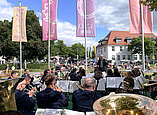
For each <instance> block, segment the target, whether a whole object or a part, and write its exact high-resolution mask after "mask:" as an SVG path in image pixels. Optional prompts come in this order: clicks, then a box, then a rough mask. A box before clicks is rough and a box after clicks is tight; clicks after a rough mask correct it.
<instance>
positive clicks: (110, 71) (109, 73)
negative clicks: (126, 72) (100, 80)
mask: <svg viewBox="0 0 157 115" xmlns="http://www.w3.org/2000/svg"><path fill="white" fill-rule="evenodd" d="M106 74H107V75H106V77H113V72H112V69H110V68H108V69H107V71H106Z"/></svg>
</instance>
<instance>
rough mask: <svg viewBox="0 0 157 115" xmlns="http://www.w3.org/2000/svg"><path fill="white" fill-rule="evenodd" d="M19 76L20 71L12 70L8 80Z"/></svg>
mask: <svg viewBox="0 0 157 115" xmlns="http://www.w3.org/2000/svg"><path fill="white" fill-rule="evenodd" d="M17 76H18V73H17V72H16V71H12V72H11V76H9V77H8V80H11V79H15V78H17Z"/></svg>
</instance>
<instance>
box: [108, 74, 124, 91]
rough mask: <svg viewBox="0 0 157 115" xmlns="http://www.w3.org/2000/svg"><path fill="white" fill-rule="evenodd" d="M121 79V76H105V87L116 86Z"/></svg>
mask: <svg viewBox="0 0 157 115" xmlns="http://www.w3.org/2000/svg"><path fill="white" fill-rule="evenodd" d="M123 79H124V78H123V77H107V81H106V82H107V83H106V88H118V87H119V85H120V83H121V82H122V81H123Z"/></svg>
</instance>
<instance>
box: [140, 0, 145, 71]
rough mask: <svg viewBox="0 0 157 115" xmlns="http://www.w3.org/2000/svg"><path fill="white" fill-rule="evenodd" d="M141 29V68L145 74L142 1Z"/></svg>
mask: <svg viewBox="0 0 157 115" xmlns="http://www.w3.org/2000/svg"><path fill="white" fill-rule="evenodd" d="M141 29H142V61H143V62H142V66H143V72H145V52H144V27H143V0H141Z"/></svg>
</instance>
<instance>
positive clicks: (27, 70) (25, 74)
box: [21, 68, 29, 78]
mask: <svg viewBox="0 0 157 115" xmlns="http://www.w3.org/2000/svg"><path fill="white" fill-rule="evenodd" d="M28 74H29V69H27V68H26V69H25V70H24V74H23V75H22V76H21V77H22V78H25V77H26V76H27V75H28Z"/></svg>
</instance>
